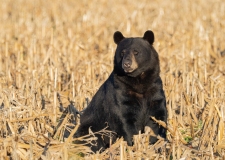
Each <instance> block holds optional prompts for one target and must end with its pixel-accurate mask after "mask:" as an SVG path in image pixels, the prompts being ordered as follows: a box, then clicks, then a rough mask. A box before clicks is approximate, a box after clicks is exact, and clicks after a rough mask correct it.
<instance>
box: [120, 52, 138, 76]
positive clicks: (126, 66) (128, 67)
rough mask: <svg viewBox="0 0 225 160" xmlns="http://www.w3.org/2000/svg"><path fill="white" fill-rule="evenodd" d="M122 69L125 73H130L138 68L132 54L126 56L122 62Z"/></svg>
mask: <svg viewBox="0 0 225 160" xmlns="http://www.w3.org/2000/svg"><path fill="white" fill-rule="evenodd" d="M122 68H123V70H124V72H125V73H131V72H133V71H134V70H135V69H137V68H138V64H137V62H136V59H135V57H134V55H133V54H129V55H126V56H125V57H124V58H123V61H122Z"/></svg>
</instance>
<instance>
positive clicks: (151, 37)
mask: <svg viewBox="0 0 225 160" xmlns="http://www.w3.org/2000/svg"><path fill="white" fill-rule="evenodd" d="M143 39H145V40H147V41H148V42H149V43H150V44H151V45H152V44H153V43H154V39H155V37H154V33H153V32H152V31H150V30H148V31H146V32H145V34H144V36H143Z"/></svg>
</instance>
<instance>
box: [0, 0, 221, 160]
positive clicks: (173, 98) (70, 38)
mask: <svg viewBox="0 0 225 160" xmlns="http://www.w3.org/2000/svg"><path fill="white" fill-rule="evenodd" d="M147 29H151V30H153V31H154V33H155V37H156V41H155V43H154V46H155V48H156V50H157V51H158V53H159V56H160V60H161V77H162V80H163V82H164V89H165V92H166V97H167V108H168V113H169V119H168V126H167V127H168V133H167V138H168V141H164V140H162V139H160V140H159V141H158V142H157V143H156V144H155V145H153V146H149V145H148V144H147V139H148V137H149V131H146V133H145V134H140V135H136V136H135V137H134V141H135V144H134V146H133V147H128V146H127V145H126V142H124V141H123V139H120V140H118V141H117V142H116V143H115V144H112V146H111V147H110V149H108V150H106V151H105V152H103V153H101V154H93V155H90V153H91V151H90V150H89V149H88V148H85V147H83V146H79V145H75V144H73V143H72V141H73V139H72V137H69V138H68V139H67V140H65V141H62V131H63V130H64V129H65V127H66V125H69V124H68V121H66V120H67V119H66V120H65V121H63V123H62V124H61V125H60V126H58V127H59V128H58V130H57V132H56V133H54V130H55V127H56V126H57V124H58V121H59V118H60V116H61V115H62V112H60V109H59V106H60V103H59V100H58V98H57V93H59V94H60V100H61V106H63V107H64V108H65V107H67V106H68V105H69V104H70V101H73V102H74V105H75V107H76V108H77V109H78V110H82V109H83V108H84V107H86V105H87V103H88V101H90V100H91V97H92V96H93V95H94V93H95V92H96V91H97V89H98V88H99V86H100V85H101V84H102V83H103V82H104V80H105V79H106V78H107V77H108V75H109V74H110V73H111V71H112V65H113V63H112V62H113V55H114V51H115V47H116V45H115V44H114V43H113V38H112V35H113V33H114V31H116V30H120V31H122V32H123V33H124V35H125V36H142V35H143V33H144V32H145V31H146V30H147ZM224 49H225V1H224V0H196V1H179V0H174V1H163V0H156V1H152V2H150V1H147V0H144V1H138V0H135V1H127V0H124V1H119V0H114V1H113V0H109V1H107V0H99V1H97V0H93V1H88V0H84V1H74V0H66V1H63V0H57V1H56V0H53V1H45V0H39V1H33V0H17V1H14V0H0V62H1V63H0V108H1V109H0V157H1V159H10V157H11V158H12V159H15V160H20V159H82V158H85V159H121V160H122V159H142V158H144V159H174V160H175V159H180V160H184V159H185V160H189V159H196V160H198V159H225V155H224V153H225V152H224V151H225V150H224V149H225V136H224V120H225V117H224V116H225V115H224V113H225V56H222V55H223V54H221V52H222V51H223V50H224ZM69 117H70V115H66V118H69ZM78 120H79V119H78ZM158 123H161V122H158ZM162 125H163V124H162ZM76 127H77V126H76ZM76 127H75V128H74V129H73V130H71V132H72V133H74V132H75V131H76ZM102 133H104V134H111V133H108V132H104V131H103V132H102ZM84 139H85V138H84ZM85 140H86V141H87V143H88V142H89V141H90V138H88V137H86V139H85ZM79 152H83V154H78V153H79ZM83 156H84V157H83Z"/></svg>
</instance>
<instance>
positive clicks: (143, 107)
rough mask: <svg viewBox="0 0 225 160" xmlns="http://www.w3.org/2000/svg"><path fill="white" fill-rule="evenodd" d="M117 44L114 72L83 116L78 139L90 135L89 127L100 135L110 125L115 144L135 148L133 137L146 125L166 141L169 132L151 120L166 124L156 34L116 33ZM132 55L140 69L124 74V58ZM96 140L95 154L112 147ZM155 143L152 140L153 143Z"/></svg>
mask: <svg viewBox="0 0 225 160" xmlns="http://www.w3.org/2000/svg"><path fill="white" fill-rule="evenodd" d="M114 42H115V43H116V44H117V49H116V53H115V57H114V69H113V71H112V73H111V75H110V76H109V78H108V79H107V80H106V81H105V82H104V83H103V85H102V86H101V87H100V88H99V90H98V91H97V93H96V94H95V96H94V97H93V99H92V101H91V102H90V104H89V105H88V107H87V108H86V109H85V111H84V112H83V114H82V115H81V119H80V123H81V125H80V126H79V128H78V131H77V132H76V134H75V137H79V136H83V135H86V134H88V130H89V128H90V129H91V130H92V131H93V132H97V131H99V130H101V129H103V128H105V127H106V126H107V125H108V130H110V131H114V132H115V133H116V135H115V136H114V137H113V141H114V140H115V139H116V138H118V137H123V138H124V139H125V140H126V141H127V143H128V145H132V143H133V142H132V138H133V135H135V134H138V132H139V131H142V132H143V131H144V127H145V126H149V127H150V128H152V130H153V131H154V132H155V134H156V135H157V134H159V135H161V136H162V137H164V138H165V137H166V130H165V129H164V128H162V127H160V126H159V125H158V124H157V123H155V122H154V121H153V120H152V119H151V118H150V116H154V117H155V118H156V119H158V120H162V121H164V122H166V121H167V110H166V99H165V95H164V91H163V87H162V80H161V78H160V76H159V72H160V67H159V58H158V53H157V52H156V51H155V49H154V48H153V46H152V44H153V42H154V34H153V32H152V31H146V32H145V34H144V36H143V38H125V37H124V36H123V35H122V33H121V32H118V31H117V32H115V34H114ZM130 54H135V55H134V56H133V57H135V59H133V60H132V61H136V63H137V64H138V67H137V68H135V69H134V71H132V72H125V71H124V69H123V67H122V66H123V65H124V64H123V58H124V57H125V56H127V55H130ZM97 137H98V140H97V146H92V150H93V151H97V150H99V149H100V148H102V149H105V148H107V147H108V146H109V139H108V138H107V137H104V138H102V136H100V135H98V136H97ZM156 140H157V139H156V138H151V140H150V143H154V142H156Z"/></svg>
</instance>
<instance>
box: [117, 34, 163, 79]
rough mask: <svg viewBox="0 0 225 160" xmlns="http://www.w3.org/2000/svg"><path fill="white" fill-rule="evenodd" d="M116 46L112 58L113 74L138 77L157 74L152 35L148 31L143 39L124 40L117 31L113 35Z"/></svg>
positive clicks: (157, 66) (156, 59) (157, 62)
mask: <svg viewBox="0 0 225 160" xmlns="http://www.w3.org/2000/svg"><path fill="white" fill-rule="evenodd" d="M113 38H114V42H115V43H116V44H117V48H116V53H115V57H114V72H115V73H116V74H118V75H127V76H130V77H138V76H139V75H142V74H143V73H147V72H152V73H153V74H159V59H158V53H157V52H156V51H155V49H154V47H153V46H152V45H153V42H154V33H153V32H152V31H150V30H148V31H146V32H145V33H144V36H143V37H137V38H134V37H131V38H125V37H124V36H123V34H122V33H121V32H119V31H116V32H115V33H114V37H113Z"/></svg>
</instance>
